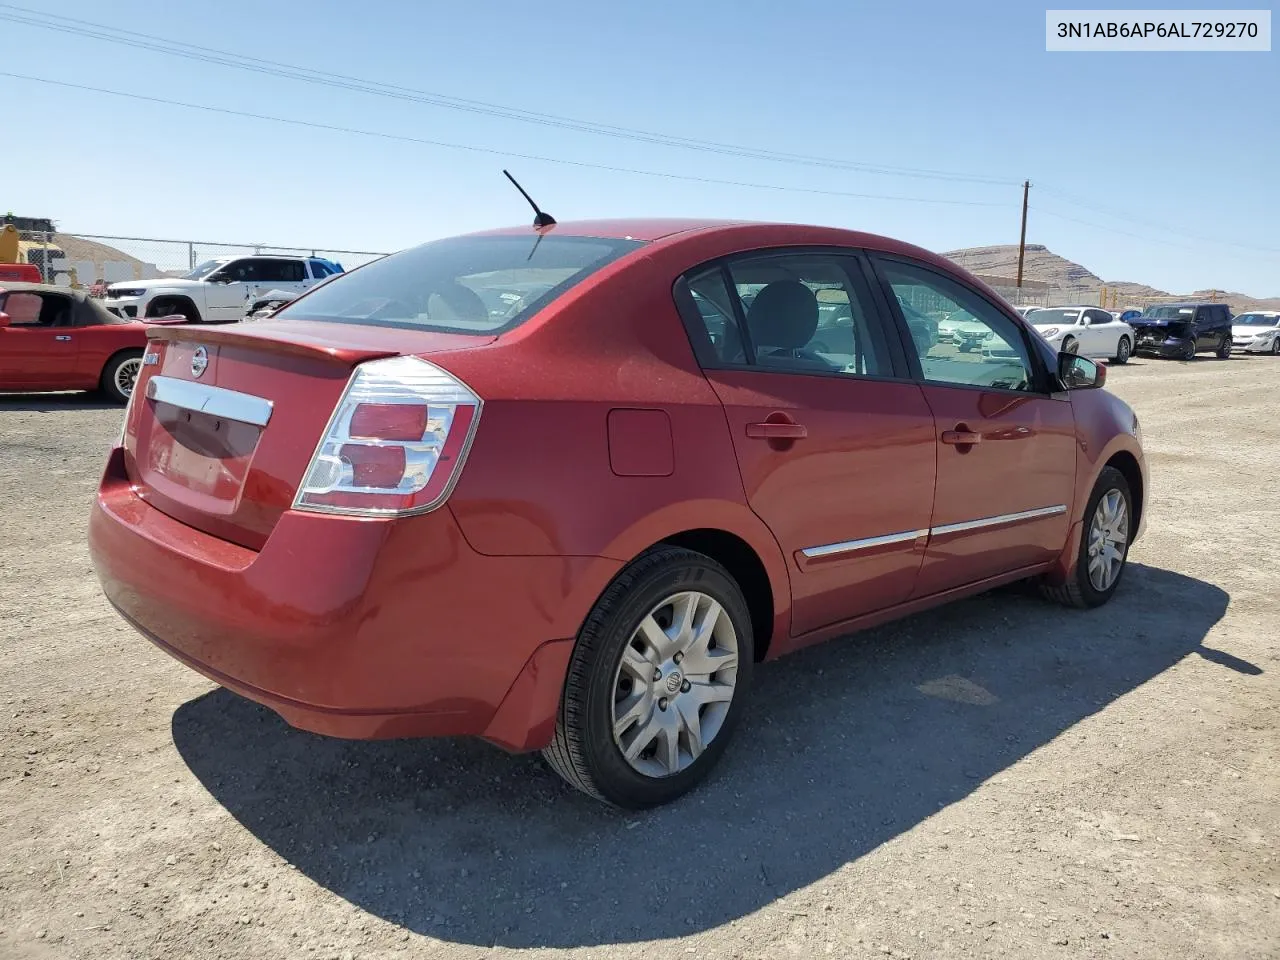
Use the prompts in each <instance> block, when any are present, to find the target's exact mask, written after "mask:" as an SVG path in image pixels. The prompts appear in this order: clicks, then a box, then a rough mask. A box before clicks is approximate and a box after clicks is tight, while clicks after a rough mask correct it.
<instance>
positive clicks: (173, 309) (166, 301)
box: [144, 293, 200, 320]
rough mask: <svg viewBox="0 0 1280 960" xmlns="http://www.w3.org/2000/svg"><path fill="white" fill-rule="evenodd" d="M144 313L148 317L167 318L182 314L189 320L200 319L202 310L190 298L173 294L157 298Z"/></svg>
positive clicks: (148, 305)
mask: <svg viewBox="0 0 1280 960" xmlns="http://www.w3.org/2000/svg"><path fill="white" fill-rule="evenodd" d="M162 307H163V309H162ZM144 312H145V314H146V316H148V317H165V316H168V315H169V314H173V313H180V314H182V315H183V316H184V317H186V318H187V319H188V320H199V319H200V310H199V309H198V308H197V307H196V303H195V301H194V300H192V299H191V298H190V297H183V296H180V295H178V294H173V293H167V294H162V295H161V296H158V297H156V298H155V299H154V300H152V301H151V302H150V303H148V304H147V309H146V310H145V311H144Z"/></svg>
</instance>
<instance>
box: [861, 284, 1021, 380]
mask: <svg viewBox="0 0 1280 960" xmlns="http://www.w3.org/2000/svg"><path fill="white" fill-rule="evenodd" d="M879 269H880V272H881V273H882V274H883V275H884V278H885V279H886V280H887V281H888V283H889V286H890V287H891V288H892V290H893V293H894V296H895V297H896V298H897V300H898V303H899V305H900V306H901V307H902V312H903V314H904V315H905V316H906V317H907V318H908V322H910V318H911V317H912V316H913V315H915V316H923V317H927V318H928V319H929V320H930V321H931V322H933V323H935V324H937V331H938V332H937V340H936V342H934V343H932V344H929V345H926V344H927V341H925V340H923V339H921V338H919V337H915V336H913V337H912V340H913V342H914V343H915V347H916V353H917V356H919V358H920V367H921V370H922V372H923V374H924V378H925V379H926V380H931V381H933V382H936V383H955V384H965V385H969V386H979V387H992V388H996V389H1002V390H1030V389H1031V388H1032V384H1033V383H1034V374H1033V372H1032V366H1031V359H1030V356H1029V354H1028V352H1027V345H1026V342H1025V341H1024V340H1023V337H1022V332H1021V330H1020V329H1019V328H1018V326H1017V324H1016V323H1015V322H1014V321H1013V320H1011V319H1010V318H1009V317H1007V316H1005V314H1004V313H1002V312H1001V311H1000V310H998V309H997V308H996V307H995V306H994V305H993V304H991V303H989V302H988V301H987V300H985V299H984V298H982V297H980V296H978V294H976V293H974V292H973V291H971V290H969V289H967V288H966V287H964V286H962V285H960V284H959V283H956V282H955V281H953V280H951V279H949V278H947V277H944V276H942V274H940V273H935V272H934V271H932V270H928V269H925V268H923V267H916V266H914V265H912V264H906V263H901V262H898V261H880V263H879Z"/></svg>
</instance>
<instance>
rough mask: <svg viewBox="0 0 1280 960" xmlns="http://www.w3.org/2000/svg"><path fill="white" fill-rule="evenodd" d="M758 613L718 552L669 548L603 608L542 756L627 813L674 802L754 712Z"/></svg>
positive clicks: (574, 665)
mask: <svg viewBox="0 0 1280 960" xmlns="http://www.w3.org/2000/svg"><path fill="white" fill-rule="evenodd" d="M752 663H753V638H752V633H751V617H750V615H749V613H748V610H747V605H746V601H745V600H744V599H743V597H742V591H741V590H740V589H739V587H738V585H737V583H735V582H734V580H733V578H732V577H730V576H729V574H728V572H727V571H726V570H725V569H724V568H723V567H721V566H720V564H718V563H716V562H715V561H714V560H712V559H711V558H710V557H707V556H704V555H702V554H700V553H695V552H693V551H691V550H684V549H679V548H675V547H660V548H657V549H655V550H652V551H650V552H649V553H646V554H645V555H643V556H642V557H640V558H639V559H638V560H636V561H635V562H634V563H632V564H631V565H630V566H629V567H627V568H626V569H625V570H624V571H623V572H622V573H620V574H619V575H618V576H617V578H616V579H615V580H614V581H613V583H611V584H610V585H609V587H608V589H606V590H605V592H604V594H603V595H602V596H601V597H600V599H599V600H598V601H597V602H596V605H595V607H594V608H593V609H592V611H591V613H590V615H589V616H588V617H587V620H586V622H585V623H584V624H583V626H582V630H581V631H580V632H579V633H578V640H577V644H576V646H575V647H574V652H573V656H572V658H571V659H570V662H569V672H568V677H567V679H566V681H565V688H564V694H563V696H562V698H561V702H560V715H559V717H558V719H557V722H556V732H555V738H554V740H552V742H551V744H550V746H548V747H547V748H546V749H545V750H544V751H543V756H544V758H545V759H546V760H547V763H548V764H549V765H550V766H551V768H552V769H553V770H555V771H556V773H558V774H559V775H560V776H561V777H563V778H564V779H565V780H566V781H568V783H570V784H571V785H572V786H574V787H577V788H578V789H579V790H581V791H583V792H584V793H587V794H590V795H591V796H593V797H596V798H597V799H600V800H604V801H606V802H607V803H612V804H615V805H617V806H620V807H628V808H631V809H641V808H644V807H652V806H656V805H658V804H662V803H667V802H669V801H671V800H674V799H676V798H677V797H679V796H681V795H682V794H684V793H686V792H687V791H689V790H690V789H692V788H693V787H694V786H695V785H697V784H698V783H699V782H700V781H701V780H702V779H703V778H704V777H706V776H707V774H708V773H710V771H711V769H712V767H714V766H715V763H716V761H717V760H718V759H719V757H720V754H721V753H723V752H724V749H725V747H726V745H727V744H728V742H729V739H730V737H731V736H732V734H733V728H734V727H735V726H736V724H737V721H738V718H739V716H740V715H741V712H742V710H743V708H744V701H745V700H746V698H747V693H748V688H749V685H750V680H751V667H752Z"/></svg>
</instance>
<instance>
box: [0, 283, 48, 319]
mask: <svg viewBox="0 0 1280 960" xmlns="http://www.w3.org/2000/svg"><path fill="white" fill-rule="evenodd" d="M42 304H43V300H41V298H40V294H38V293H25V292H17V293H11V294H9V295H8V296H7V297H5V298H4V299H3V300H0V310H3V311H4V312H5V313H7V314H8V315H9V325H10V326H14V327H38V326H40V325H41V324H40V307H41V305H42Z"/></svg>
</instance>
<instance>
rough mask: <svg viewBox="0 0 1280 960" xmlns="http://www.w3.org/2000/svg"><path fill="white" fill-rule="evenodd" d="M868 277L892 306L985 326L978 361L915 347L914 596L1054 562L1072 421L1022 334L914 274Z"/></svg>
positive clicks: (987, 306)
mask: <svg viewBox="0 0 1280 960" xmlns="http://www.w3.org/2000/svg"><path fill="white" fill-rule="evenodd" d="M876 268H877V270H878V272H879V273H880V275H881V277H882V278H883V284H884V285H885V286H886V287H887V288H888V290H889V291H890V292H891V293H892V294H893V297H892V299H893V301H895V304H902V303H905V304H908V305H910V306H911V307H913V308H915V309H916V310H920V311H925V312H928V311H934V312H946V313H951V312H954V311H956V310H964V311H966V312H968V313H969V314H971V315H973V316H974V317H977V318H978V320H979V321H980V322H981V323H982V324H983V325H984V327H985V328H986V329H985V331H984V333H983V336H984V339H985V341H986V342H987V343H988V344H990V345H991V346H992V347H993V349H992V350H990V351H985V352H984V354H981V355H975V354H963V355H962V354H960V353H958V352H956V350H955V348H954V347H952V346H951V345H950V344H937V345H935V346H932V347H929V348H928V349H924V346H925V345H924V344H923V343H920V344H918V347H917V351H916V356H917V359H918V362H919V372H920V375H921V377H922V380H923V393H924V396H925V399H926V401H927V402H928V404H929V408H930V410H931V411H932V414H933V419H934V426H935V431H936V434H935V435H936V440H937V457H938V478H937V492H936V494H935V496H934V505H933V519H932V523H931V526H930V535H929V544H928V548H927V550H926V553H925V561H924V565H923V567H922V568H921V571H920V576H919V579H918V581H917V583H916V588H915V595H916V596H918V597H923V596H928V595H930V594H934V593H939V592H941V591H944V590H948V589H951V588H953V587H959V586H964V585H966V584H971V583H977V582H979V581H982V580H985V579H987V578H990V577H995V576H999V575H1001V574H1006V573H1010V572H1012V571H1015V570H1019V569H1022V568H1025V567H1030V566H1034V565H1036V564H1042V563H1046V562H1048V561H1051V560H1053V559H1054V558H1055V557H1057V556H1058V554H1059V553H1060V552H1061V551H1062V548H1063V546H1064V545H1065V544H1066V540H1067V532H1068V529H1069V527H1070V518H1071V511H1072V505H1073V504H1072V500H1073V496H1074V490H1075V456H1076V441H1075V422H1074V418H1073V415H1072V408H1071V403H1070V402H1069V401H1068V400H1067V399H1065V395H1063V396H1062V398H1060V399H1059V398H1055V397H1054V396H1051V395H1050V393H1049V381H1048V380H1047V378H1046V373H1047V372H1046V371H1043V370H1041V369H1039V365H1038V364H1036V363H1035V362H1033V360H1032V354H1031V350H1030V344H1029V341H1028V339H1027V338H1028V336H1029V333H1028V331H1026V330H1025V329H1023V327H1022V325H1021V323H1020V322H1018V321H1016V320H1014V319H1013V318H1012V317H1011V316H1009V315H1008V314H1007V313H1005V311H1004V310H1002V309H1000V308H999V307H997V306H996V305H995V304H994V303H992V302H991V301H989V300H988V299H987V298H986V297H985V296H983V295H982V294H980V293H978V292H977V291H976V290H973V289H971V288H968V287H966V286H963V285H961V284H960V283H958V282H956V281H955V280H952V279H951V278H949V277H945V276H943V275H942V274H941V273H938V272H936V271H934V270H932V269H930V268H929V267H927V266H926V265H924V264H917V263H914V262H910V261H907V260H901V259H897V258H887V257H884V258H877V261H876ZM1081 352H1084V351H1083V350H1082V351H1081Z"/></svg>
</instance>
